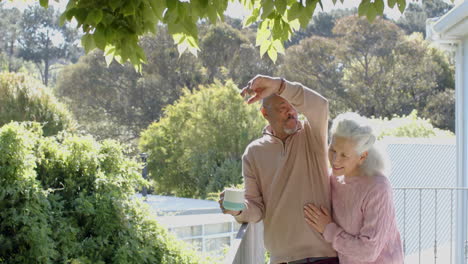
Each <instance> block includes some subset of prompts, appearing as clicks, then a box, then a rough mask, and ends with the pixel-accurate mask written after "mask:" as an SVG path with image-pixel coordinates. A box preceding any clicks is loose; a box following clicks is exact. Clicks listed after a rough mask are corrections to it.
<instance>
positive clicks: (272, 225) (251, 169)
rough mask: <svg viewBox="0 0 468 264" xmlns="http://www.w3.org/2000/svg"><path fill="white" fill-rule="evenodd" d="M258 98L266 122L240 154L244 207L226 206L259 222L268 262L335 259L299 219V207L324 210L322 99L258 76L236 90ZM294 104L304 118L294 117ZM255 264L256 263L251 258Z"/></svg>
mask: <svg viewBox="0 0 468 264" xmlns="http://www.w3.org/2000/svg"><path fill="white" fill-rule="evenodd" d="M247 94H248V95H251V97H250V98H249V99H248V101H247V102H248V103H249V104H251V103H254V102H257V101H259V100H262V108H261V112H262V114H263V116H264V117H265V119H267V120H268V123H269V125H268V126H267V127H265V129H264V130H263V137H261V138H259V139H257V140H255V141H253V142H251V143H250V144H249V146H247V148H246V150H245V152H244V155H243V157H242V174H243V177H244V184H245V209H244V210H243V211H229V210H225V209H224V208H223V207H222V201H223V198H224V193H222V194H221V195H220V200H219V202H220V206H221V209H222V210H223V212H224V213H226V214H231V215H233V216H234V217H235V219H236V220H237V221H238V222H259V221H260V220H263V223H264V232H265V233H264V241H265V248H266V249H267V250H268V251H269V252H270V254H271V262H270V263H273V264H277V263H338V259H337V258H336V252H335V251H334V250H333V249H332V247H331V245H330V244H329V243H327V242H326V241H325V240H324V239H323V237H322V236H321V235H320V234H319V233H318V232H316V231H314V230H313V229H312V228H310V227H309V226H308V225H307V223H306V222H305V220H304V213H303V207H304V205H305V204H308V203H315V204H317V205H320V206H323V207H325V208H327V209H330V204H331V203H330V185H329V180H328V173H327V171H328V167H327V133H328V131H327V130H328V129H327V127H328V101H327V100H326V99H325V98H324V97H322V96H321V95H320V94H318V93H316V92H314V91H312V90H310V89H309V88H307V87H304V86H303V85H301V84H300V83H295V82H289V81H286V80H284V79H282V78H273V77H269V76H261V75H258V76H256V77H255V78H254V79H252V80H251V81H250V82H249V83H248V85H247V87H245V88H244V89H243V90H242V92H241V95H242V96H245V95H247ZM296 109H298V110H299V111H300V112H301V113H302V114H303V115H304V116H305V117H306V120H305V121H299V119H298V116H297V111H296ZM255 264H256V263H255Z"/></svg>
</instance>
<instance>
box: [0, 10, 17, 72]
mask: <svg viewBox="0 0 468 264" xmlns="http://www.w3.org/2000/svg"><path fill="white" fill-rule="evenodd" d="M19 17H21V13H20V11H19V10H18V9H17V8H11V9H8V10H6V9H4V8H3V7H2V5H0V53H3V54H6V56H7V61H6V63H7V67H6V70H7V71H8V72H13V71H17V70H18V69H19V67H20V65H21V64H20V63H18V61H17V59H16V58H15V57H16V53H17V47H16V46H17V44H16V43H17V40H18V34H19V31H20V25H19V21H20V20H18V18H19Z"/></svg>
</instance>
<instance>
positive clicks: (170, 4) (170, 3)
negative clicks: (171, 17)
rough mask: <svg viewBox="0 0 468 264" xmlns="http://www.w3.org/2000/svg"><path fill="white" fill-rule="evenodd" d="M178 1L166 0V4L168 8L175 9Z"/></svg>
mask: <svg viewBox="0 0 468 264" xmlns="http://www.w3.org/2000/svg"><path fill="white" fill-rule="evenodd" d="M178 2H179V1H178V0H166V6H167V8H169V9H175V8H177V3H178Z"/></svg>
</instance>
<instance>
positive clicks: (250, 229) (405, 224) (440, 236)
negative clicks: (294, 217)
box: [224, 188, 468, 264]
mask: <svg viewBox="0 0 468 264" xmlns="http://www.w3.org/2000/svg"><path fill="white" fill-rule="evenodd" d="M463 199H464V200H465V201H466V200H468V188H394V202H395V208H396V213H397V222H398V227H399V229H400V233H401V238H402V240H403V241H402V242H403V250H404V253H405V263H407V264H413V263H417V264H421V263H424V264H426V263H435V264H437V263H440V264H448V263H454V264H468V241H466V240H465V241H463V240H461V239H460V238H463V236H460V234H459V230H461V229H462V228H461V227H462V226H467V225H468V223H466V222H465V223H464V222H463V219H466V217H465V218H463V214H466V212H467V210H466V209H465V210H463V208H461V207H460V206H459V204H461V203H460V202H459V201H462V200H463ZM264 256H265V249H264V248H263V224H262V223H261V222H260V223H257V224H251V223H249V224H242V226H241V227H240V229H239V232H238V233H237V235H236V238H235V240H234V242H233V243H232V244H231V247H230V249H229V252H228V254H227V256H226V257H225V259H224V263H225V264H231V263H232V264H257V263H264V262H265V258H264Z"/></svg>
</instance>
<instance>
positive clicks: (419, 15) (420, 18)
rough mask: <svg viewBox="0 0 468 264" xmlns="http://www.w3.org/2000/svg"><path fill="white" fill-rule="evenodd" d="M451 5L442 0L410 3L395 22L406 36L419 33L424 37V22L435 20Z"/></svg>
mask: <svg viewBox="0 0 468 264" xmlns="http://www.w3.org/2000/svg"><path fill="white" fill-rule="evenodd" d="M452 7H453V5H450V4H447V3H446V2H444V1H442V0H428V1H422V4H419V3H410V4H409V5H408V8H406V10H405V12H404V13H403V16H402V17H400V19H398V21H397V25H398V26H400V27H401V28H402V29H404V30H405V31H406V33H407V34H411V33H414V32H419V33H421V34H423V35H424V36H425V35H426V20H427V19H429V18H436V17H440V16H442V15H444V14H445V13H447V12H448V11H449V10H450V9H451V8H452Z"/></svg>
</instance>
